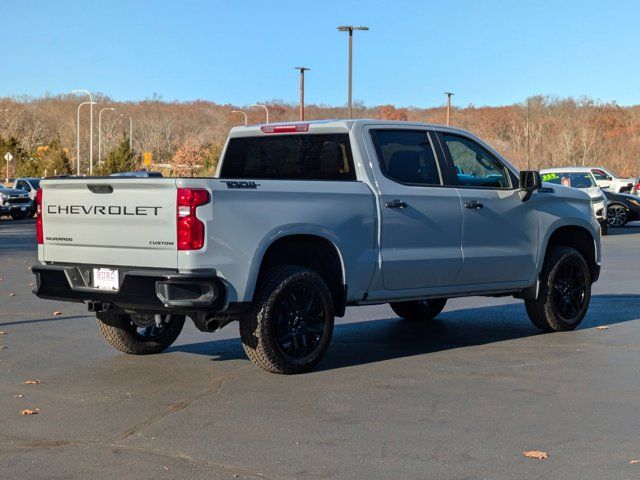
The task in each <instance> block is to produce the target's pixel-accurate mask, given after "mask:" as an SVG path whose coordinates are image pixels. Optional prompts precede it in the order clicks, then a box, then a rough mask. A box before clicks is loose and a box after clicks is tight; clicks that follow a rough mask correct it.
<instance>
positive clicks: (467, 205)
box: [464, 200, 484, 210]
mask: <svg viewBox="0 0 640 480" xmlns="http://www.w3.org/2000/svg"><path fill="white" fill-rule="evenodd" d="M482 207H484V205H483V204H481V203H480V202H478V201H477V200H471V201H470V202H465V204H464V208H470V209H472V210H479V209H481V208H482Z"/></svg>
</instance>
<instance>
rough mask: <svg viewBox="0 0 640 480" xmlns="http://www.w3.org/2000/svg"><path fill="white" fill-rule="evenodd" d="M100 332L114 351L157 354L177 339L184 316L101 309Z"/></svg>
mask: <svg viewBox="0 0 640 480" xmlns="http://www.w3.org/2000/svg"><path fill="white" fill-rule="evenodd" d="M96 317H97V319H98V327H100V333H102V336H103V337H104V338H105V340H106V341H107V343H109V345H111V346H112V347H113V348H115V349H116V350H120V351H121V352H124V353H129V354H132V355H151V354H154V353H160V352H162V351H163V350H165V349H166V348H168V347H169V346H170V345H171V344H172V343H173V342H175V341H176V339H177V338H178V335H180V332H181V331H182V327H183V326H184V321H185V317H184V316H183V315H170V314H164V313H163V314H160V313H159V314H141V313H136V314H128V313H116V312H111V311H109V312H100V313H98V314H97V315H96Z"/></svg>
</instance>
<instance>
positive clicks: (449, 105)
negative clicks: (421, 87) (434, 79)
mask: <svg viewBox="0 0 640 480" xmlns="http://www.w3.org/2000/svg"><path fill="white" fill-rule="evenodd" d="M444 94H445V95H446V96H447V125H451V97H452V96H453V95H455V94H454V93H453V92H444Z"/></svg>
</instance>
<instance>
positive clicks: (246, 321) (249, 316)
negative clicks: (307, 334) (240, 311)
mask: <svg viewBox="0 0 640 480" xmlns="http://www.w3.org/2000/svg"><path fill="white" fill-rule="evenodd" d="M299 283H302V284H304V285H305V286H306V287H307V288H312V289H313V290H314V291H315V294H316V295H317V296H318V299H319V301H320V302H321V305H322V308H323V318H324V326H323V333H322V334H321V335H320V339H319V341H318V344H317V345H316V346H315V348H314V349H313V351H311V352H310V353H309V354H308V355H306V356H304V357H292V356H290V355H287V354H286V353H285V352H284V351H283V350H282V348H281V347H280V346H279V345H278V340H277V337H276V333H275V325H276V323H275V322H276V318H275V304H276V301H277V300H278V298H279V297H280V295H281V293H283V292H285V291H286V290H287V289H288V288H290V286H293V285H296V284H299ZM333 325H334V308H333V300H332V296H331V292H330V291H329V288H328V287H327V285H326V283H325V282H324V280H323V279H322V278H321V277H320V276H319V275H318V274H317V273H316V272H314V271H313V270H310V269H308V268H304V267H299V266H292V265H283V266H277V267H274V268H272V269H271V270H269V271H268V272H267V273H266V275H265V276H264V279H263V280H262V281H261V282H260V285H259V286H258V288H257V289H256V292H255V294H254V301H253V304H252V306H251V308H250V310H249V311H248V312H247V313H245V314H244V315H243V317H242V318H241V320H240V338H241V340H242V346H243V348H244V351H245V353H246V354H247V356H248V357H249V359H250V360H251V361H252V362H253V363H254V364H256V365H257V366H259V367H260V368H262V369H264V370H266V371H268V372H271V373H278V374H287V375H289V374H295V373H301V372H305V371H307V370H310V369H311V368H313V367H314V366H315V365H316V364H317V363H318V362H319V361H320V360H321V359H322V357H323V356H324V354H325V353H326V351H327V348H328V347H329V342H330V341H331V336H332V334H333Z"/></svg>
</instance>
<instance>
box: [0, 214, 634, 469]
mask: <svg viewBox="0 0 640 480" xmlns="http://www.w3.org/2000/svg"><path fill="white" fill-rule="evenodd" d="M612 233H613V234H612V235H611V236H609V237H606V238H604V241H603V246H604V266H603V272H602V277H601V280H600V282H599V283H598V284H596V285H595V287H594V291H593V295H594V297H593V299H592V304H591V308H590V311H589V314H588V316H587V318H586V319H585V321H584V322H583V324H582V325H581V327H580V328H579V329H578V330H577V331H575V332H566V333H559V334H551V335H543V334H539V333H538V332H537V331H536V330H535V329H534V328H533V326H531V324H530V323H529V321H528V319H527V317H526V314H525V311H524V307H523V305H522V303H521V302H519V301H515V300H513V299H511V298H500V299H489V298H470V299H458V300H452V301H450V303H449V304H448V305H447V307H446V309H445V311H444V313H443V314H442V316H441V317H440V319H439V320H438V321H436V322H433V323H429V324H426V323H425V324H419V323H418V324H416V323H411V322H406V321H401V320H399V319H397V318H396V317H395V316H394V315H393V313H392V312H391V310H390V309H389V308H388V307H387V306H376V307H363V308H358V309H349V310H348V313H347V316H346V317H345V318H343V319H339V321H338V323H337V326H336V329H335V333H334V339H333V342H332V345H331V347H330V349H329V352H328V354H327V357H326V358H325V360H324V361H323V362H322V363H321V364H320V365H319V367H318V368H317V369H315V370H314V371H312V372H310V373H308V374H305V375H298V376H287V377H286V376H276V375H271V374H268V373H265V372H263V371H261V370H259V369H258V368H256V367H254V366H253V365H252V364H251V363H250V362H249V361H248V360H247V359H246V358H245V356H244V353H243V351H242V347H241V345H240V341H239V339H238V330H237V325H230V326H228V327H226V328H225V329H223V330H222V331H221V332H219V333H217V334H205V333H200V332H198V331H196V330H195V328H194V327H193V326H192V325H191V324H190V323H188V324H187V326H186V327H185V330H184V331H183V333H182V335H181V336H180V338H179V339H178V341H177V342H176V344H175V345H174V346H173V347H171V348H170V349H169V350H168V351H167V352H166V353H163V354H160V355H156V356H146V357H133V356H127V355H124V354H121V353H119V352H116V351H114V350H112V349H111V348H110V347H109V346H108V345H107V344H106V343H105V342H104V341H103V340H102V337H101V336H100V334H99V332H98V328H97V325H96V323H95V318H94V317H93V316H92V315H90V314H89V313H88V312H87V311H86V309H85V307H84V306H82V305H75V304H66V303H57V302H52V301H43V300H38V299H37V298H35V297H34V296H33V295H32V294H31V289H32V288H33V287H31V286H29V283H32V282H33V281H34V279H33V276H32V274H31V272H30V271H29V269H28V267H29V265H31V264H33V263H35V262H36V254H35V241H34V238H33V222H32V221H21V222H14V221H9V220H6V219H2V220H0V277H2V278H3V280H2V281H0V331H3V332H5V334H4V335H0V345H4V346H6V349H2V350H0V478H25V479H32V478H33V479H40V478H42V479H45V478H46V479H68V478H70V479H76V478H77V479H85V478H91V479H103V478H104V479H111V478H114V479H115V478H118V479H122V478H135V479H136V480H143V479H162V478H167V479H175V478H190V479H200V478H202V479H205V478H206V479H234V478H247V479H294V478H295V479H298V478H310V479H320V478H335V479H371V478H376V479H378V478H380V479H394V480H395V479H398V478H410V479H421V478H425V479H427V478H429V479H432V478H439V479H449V478H451V479H466V478H474V479H475V478H500V479H503V478H504V479H512V478H532V479H533V478H550V477H554V478H563V479H573V478H575V479H581V480H582V479H590V478H592V479H602V478H638V476H640V464H629V461H630V460H632V459H637V458H640V442H639V441H638V438H639V436H638V416H637V413H636V412H637V405H638V400H639V399H640V369H639V367H638V365H640V362H639V360H640V308H639V307H640V282H639V281H638V280H639V279H640V276H639V275H638V273H637V272H638V271H639V270H640V255H639V254H638V252H639V251H640V250H639V249H638V246H639V245H640V224H634V225H632V226H630V227H628V228H625V229H622V230H613V232H612ZM25 262H27V263H25ZM12 292H14V293H15V294H16V295H15V296H9V293H12ZM55 310H59V311H61V312H62V315H60V316H55V317H54V316H53V315H52V312H53V311H55ZM602 325H604V326H608V327H609V328H608V329H606V330H597V329H596V328H595V327H596V326H602ZM28 379H38V380H40V381H41V383H40V384H39V385H25V384H24V382H25V381H26V380H28ZM26 408H31V409H34V408H38V409H39V414H38V415H31V416H21V415H20V414H19V411H20V410H22V409H26ZM534 449H535V450H543V451H546V452H548V453H549V459H547V460H544V461H538V460H532V459H528V458H524V457H523V456H522V451H523V450H534Z"/></svg>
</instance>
